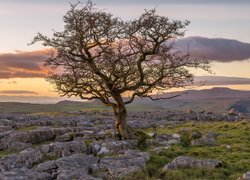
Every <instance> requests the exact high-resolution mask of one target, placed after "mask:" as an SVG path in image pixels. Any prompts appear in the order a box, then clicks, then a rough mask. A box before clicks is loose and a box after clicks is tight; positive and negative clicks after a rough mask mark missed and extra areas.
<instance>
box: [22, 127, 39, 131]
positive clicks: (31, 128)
mask: <svg viewBox="0 0 250 180" xmlns="http://www.w3.org/2000/svg"><path fill="white" fill-rule="evenodd" d="M37 128H38V126H26V127H21V128H18V129H17V131H31V130H34V129H37Z"/></svg>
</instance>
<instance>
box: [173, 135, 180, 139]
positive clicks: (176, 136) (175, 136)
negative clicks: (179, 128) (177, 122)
mask: <svg viewBox="0 0 250 180" xmlns="http://www.w3.org/2000/svg"><path fill="white" fill-rule="evenodd" d="M172 138H174V139H180V138H181V135H179V134H172Z"/></svg>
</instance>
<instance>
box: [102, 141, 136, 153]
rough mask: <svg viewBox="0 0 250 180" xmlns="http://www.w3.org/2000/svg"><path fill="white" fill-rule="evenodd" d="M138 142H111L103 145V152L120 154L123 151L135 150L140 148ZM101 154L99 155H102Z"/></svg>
mask: <svg viewBox="0 0 250 180" xmlns="http://www.w3.org/2000/svg"><path fill="white" fill-rule="evenodd" d="M138 143H139V141H138V140H136V139H135V140H124V141H110V142H104V143H102V144H101V150H100V152H101V151H107V150H108V151H109V152H110V153H118V152H120V151H123V150H128V149H135V148H137V147H138ZM100 152H99V153H100Z"/></svg>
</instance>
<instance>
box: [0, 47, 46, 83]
mask: <svg viewBox="0 0 250 180" xmlns="http://www.w3.org/2000/svg"><path fill="white" fill-rule="evenodd" d="M47 56H48V50H40V51H30V52H23V51H17V52H16V53H4V54H0V67H1V70H0V79H8V78H32V77H44V76H45V75H46V74H47V72H48V71H47V69H46V68H45V67H44V66H43V64H44V63H45V59H46V57H47Z"/></svg>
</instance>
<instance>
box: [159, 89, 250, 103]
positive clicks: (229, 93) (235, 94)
mask: <svg viewBox="0 0 250 180" xmlns="http://www.w3.org/2000/svg"><path fill="white" fill-rule="evenodd" d="M185 92H186V93H187V94H185V93H184V92H180V93H184V94H183V95H181V96H179V97H177V99H192V100H195V99H218V98H219V99H241V98H250V91H240V90H233V89H229V88H221V87H215V88H212V89H203V90H188V91H185ZM175 94H176V93H175ZM169 95H171V94H169V93H166V94H163V96H165V97H167V96H169Z"/></svg>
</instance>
